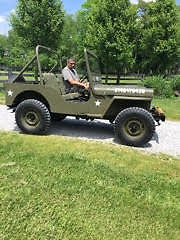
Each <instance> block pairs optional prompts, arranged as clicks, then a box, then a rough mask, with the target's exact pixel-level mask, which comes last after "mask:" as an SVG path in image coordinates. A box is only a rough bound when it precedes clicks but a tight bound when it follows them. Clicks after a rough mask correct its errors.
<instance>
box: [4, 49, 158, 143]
mask: <svg viewBox="0 0 180 240" xmlns="http://www.w3.org/2000/svg"><path fill="white" fill-rule="evenodd" d="M41 50H43V51H45V52H46V51H47V52H50V53H52V54H54V55H57V54H56V53H55V52H54V51H52V50H51V49H49V48H47V47H44V46H37V47H36V54H35V56H34V57H33V58H32V60H31V61H30V62H29V63H28V64H27V65H26V66H25V67H24V68H23V69H22V71H21V72H20V73H19V74H18V75H17V76H15V77H14V78H13V79H12V80H11V81H10V82H8V83H5V84H4V87H5V92H6V105H7V106H8V107H10V108H13V109H14V110H15V111H16V108H18V106H19V104H21V103H22V102H24V101H26V100H30V99H33V100H36V101H38V102H40V103H42V104H43V105H44V106H46V108H47V109H48V111H49V114H50V116H51V118H52V116H54V115H59V116H64V117H66V116H75V117H76V118H83V119H91V120H93V119H106V120H109V121H110V122H114V121H116V118H117V116H118V114H120V113H121V112H122V111H124V110H126V109H131V111H130V112H132V111H133V110H135V112H137V110H138V109H142V110H143V111H146V113H147V112H148V113H149V112H150V107H151V101H152V98H153V90H152V89H149V88H144V87H141V86H137V85H110V84H104V83H103V81H102V77H101V73H100V71H99V67H98V58H97V56H96V55H94V54H93V53H92V52H90V51H89V50H87V49H85V50H84V56H85V63H86V74H87V79H88V81H89V86H90V87H89V96H88V99H86V100H82V99H81V98H79V93H66V89H65V84H64V80H63V77H62V74H61V71H62V66H61V65H62V64H61V61H60V59H59V56H58V55H57V59H58V60H57V62H55V64H54V65H53V67H52V68H51V70H48V71H45V70H46V69H45V70H44V69H43V67H42V65H41V57H40V52H41ZM32 63H35V65H36V69H37V70H38V75H37V76H35V77H34V79H32V80H26V77H25V76H24V75H25V72H26V71H27V69H28V68H29V66H31V64H32ZM54 69H56V72H54ZM138 111H139V110H138ZM149 114H150V113H149ZM142 115H143V113H142ZM132 116H133V114H132ZM149 116H150V115H148V118H149ZM31 117H32V116H31ZM134 119H135V120H136V118H134ZM144 121H146V120H144ZM151 122H152V119H151ZM128 124H129V125H128ZM130 124H131V128H132V125H133V120H132V121H130V123H127V125H128V126H126V127H127V128H129V127H130ZM139 124H140V123H138V125H139ZM144 125H145V123H143V125H142V126H141V127H140V126H139V127H140V128H141V129H142V128H145V127H146V126H144ZM151 125H153V124H151ZM18 126H19V125H18ZM139 127H138V126H136V127H135V126H133V128H139ZM154 129H155V127H154V126H153V127H152V129H151V130H150V131H152V134H153V133H154ZM125 131H126V130H125ZM133 131H134V132H136V130H133ZM25 132H27V133H36V131H35V132H31V131H30V132H28V131H25ZM37 133H38V132H37ZM136 134H137V133H135V134H132V138H134V136H133V135H136ZM152 134H151V135H152ZM137 135H138V134H137ZM151 137H152V136H151ZM135 140H136V137H135ZM148 141H149V140H148ZM132 142H133V141H132ZM144 143H145V142H144ZM125 144H126V142H125ZM127 144H128V145H142V144H129V143H128V142H127Z"/></svg>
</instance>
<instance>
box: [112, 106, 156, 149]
mask: <svg viewBox="0 0 180 240" xmlns="http://www.w3.org/2000/svg"><path fill="white" fill-rule="evenodd" d="M114 131H115V136H116V137H117V139H118V140H119V141H120V142H121V143H122V144H125V145H129V146H135V147H140V146H143V145H144V144H146V143H147V142H149V141H150V140H151V139H152V136H153V134H154V132H155V123H154V119H153V117H152V115H151V114H150V113H149V112H148V111H146V110H144V109H142V108H138V107H130V108H127V109H125V110H123V111H122V112H120V113H119V114H118V115H117V117H116V119H115V124H114Z"/></svg>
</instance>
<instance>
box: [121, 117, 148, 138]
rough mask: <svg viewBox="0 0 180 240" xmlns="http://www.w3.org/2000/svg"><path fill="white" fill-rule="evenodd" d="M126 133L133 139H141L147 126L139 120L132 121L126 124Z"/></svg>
mask: <svg viewBox="0 0 180 240" xmlns="http://www.w3.org/2000/svg"><path fill="white" fill-rule="evenodd" d="M124 132H125V133H126V134H127V135H129V136H131V137H139V136H142V135H143V134H144V132H145V125H144V123H143V122H142V121H140V120H139V119H130V120H128V121H126V122H125V124H124Z"/></svg>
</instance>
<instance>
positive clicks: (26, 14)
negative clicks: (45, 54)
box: [10, 0, 64, 48]
mask: <svg viewBox="0 0 180 240" xmlns="http://www.w3.org/2000/svg"><path fill="white" fill-rule="evenodd" d="M63 16H64V13H63V11H62V3H61V1H60V0H51V1H47V0H29V1H25V0H19V1H18V5H17V8H16V13H15V14H12V15H11V18H10V23H11V25H12V27H13V29H14V31H15V32H16V33H17V35H18V36H20V37H21V38H22V39H23V43H24V46H27V47H30V48H34V47H35V46H36V45H38V44H41V45H46V46H49V47H52V48H57V44H58V41H59V38H60V33H61V32H62V27H63Z"/></svg>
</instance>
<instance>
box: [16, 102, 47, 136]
mask: <svg viewBox="0 0 180 240" xmlns="http://www.w3.org/2000/svg"><path fill="white" fill-rule="evenodd" d="M15 119H16V123H17V125H18V127H19V128H20V129H21V130H22V131H23V132H24V133H28V134H43V133H45V132H46V131H47V130H48V128H49V126H50V124H51V116H50V113H49V110H48V108H47V107H46V106H45V105H44V104H43V103H42V102H40V101H38V100H35V99H28V100H24V101H23V102H21V103H20V104H19V105H18V106H17V108H16V112H15Z"/></svg>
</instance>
